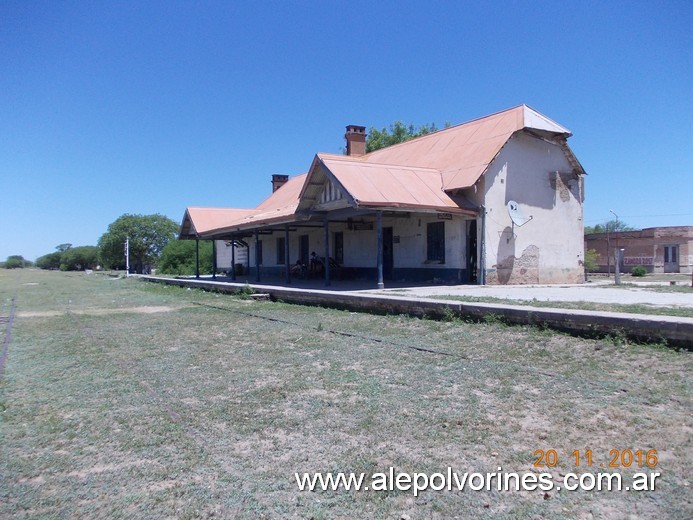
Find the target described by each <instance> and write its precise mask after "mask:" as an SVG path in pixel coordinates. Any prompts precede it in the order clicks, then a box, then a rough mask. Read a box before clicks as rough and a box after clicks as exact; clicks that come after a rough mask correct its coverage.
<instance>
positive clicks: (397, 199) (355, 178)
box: [318, 154, 470, 213]
mask: <svg viewBox="0 0 693 520" xmlns="http://www.w3.org/2000/svg"><path fill="white" fill-rule="evenodd" d="M318 158H319V159H320V161H321V162H322V164H324V165H325V166H326V167H327V168H328V170H329V171H330V172H331V173H332V175H333V176H334V177H335V179H336V180H337V181H338V182H339V183H340V184H341V185H342V186H343V187H344V189H345V190H346V191H347V192H348V193H349V194H350V195H351V197H352V198H353V199H354V201H355V202H356V203H357V205H358V206H362V207H363V206H366V207H383V208H388V207H389V208H412V209H415V208H418V209H435V210H440V211H446V212H456V211H459V212H462V213H470V212H469V210H466V209H462V208H460V207H459V205H458V204H457V202H455V201H454V200H453V199H452V198H451V197H450V196H449V195H448V194H447V193H445V192H444V191H443V190H442V189H441V177H440V172H438V171H437V170H433V169H431V168H421V167H409V166H396V165H391V164H376V163H370V162H369V163H365V162H361V161H352V160H350V158H349V157H347V156H343V155H328V154H318Z"/></svg>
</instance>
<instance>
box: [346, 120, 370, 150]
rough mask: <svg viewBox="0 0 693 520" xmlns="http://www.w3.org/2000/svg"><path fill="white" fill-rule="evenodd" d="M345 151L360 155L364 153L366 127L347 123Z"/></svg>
mask: <svg viewBox="0 0 693 520" xmlns="http://www.w3.org/2000/svg"><path fill="white" fill-rule="evenodd" d="M344 138H345V139H346V153H347V155H353V156H354V157H360V156H361V155H365V153H366V127H365V126H356V125H349V126H347V127H346V134H344Z"/></svg>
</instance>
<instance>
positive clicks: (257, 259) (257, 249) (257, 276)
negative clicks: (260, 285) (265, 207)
mask: <svg viewBox="0 0 693 520" xmlns="http://www.w3.org/2000/svg"><path fill="white" fill-rule="evenodd" d="M255 281H256V282H259V281H260V233H259V231H258V230H257V229H256V230H255Z"/></svg>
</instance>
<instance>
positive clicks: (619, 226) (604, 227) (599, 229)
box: [585, 219, 635, 235]
mask: <svg viewBox="0 0 693 520" xmlns="http://www.w3.org/2000/svg"><path fill="white" fill-rule="evenodd" d="M634 230H635V228H634V227H633V226H630V225H628V224H626V223H625V222H623V221H622V220H616V219H613V220H609V221H607V222H605V223H604V224H597V225H596V226H585V235H589V234H591V233H606V232H607V231H608V232H609V233H616V232H618V231H634Z"/></svg>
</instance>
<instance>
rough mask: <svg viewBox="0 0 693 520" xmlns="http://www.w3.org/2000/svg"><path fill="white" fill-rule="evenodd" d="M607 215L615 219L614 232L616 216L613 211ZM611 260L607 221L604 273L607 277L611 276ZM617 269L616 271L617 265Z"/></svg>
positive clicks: (607, 224)
mask: <svg viewBox="0 0 693 520" xmlns="http://www.w3.org/2000/svg"><path fill="white" fill-rule="evenodd" d="M609 213H611V214H612V215H613V216H614V217H616V224H614V231H616V226H618V215H617V214H616V213H614V210H613V209H610V210H609ZM610 258H611V242H610V241H609V222H608V221H607V223H606V271H607V273H606V274H607V276H611V265H610V261H609V259H610ZM616 265H617V267H616V268H617V269H618V263H617V264H616Z"/></svg>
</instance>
